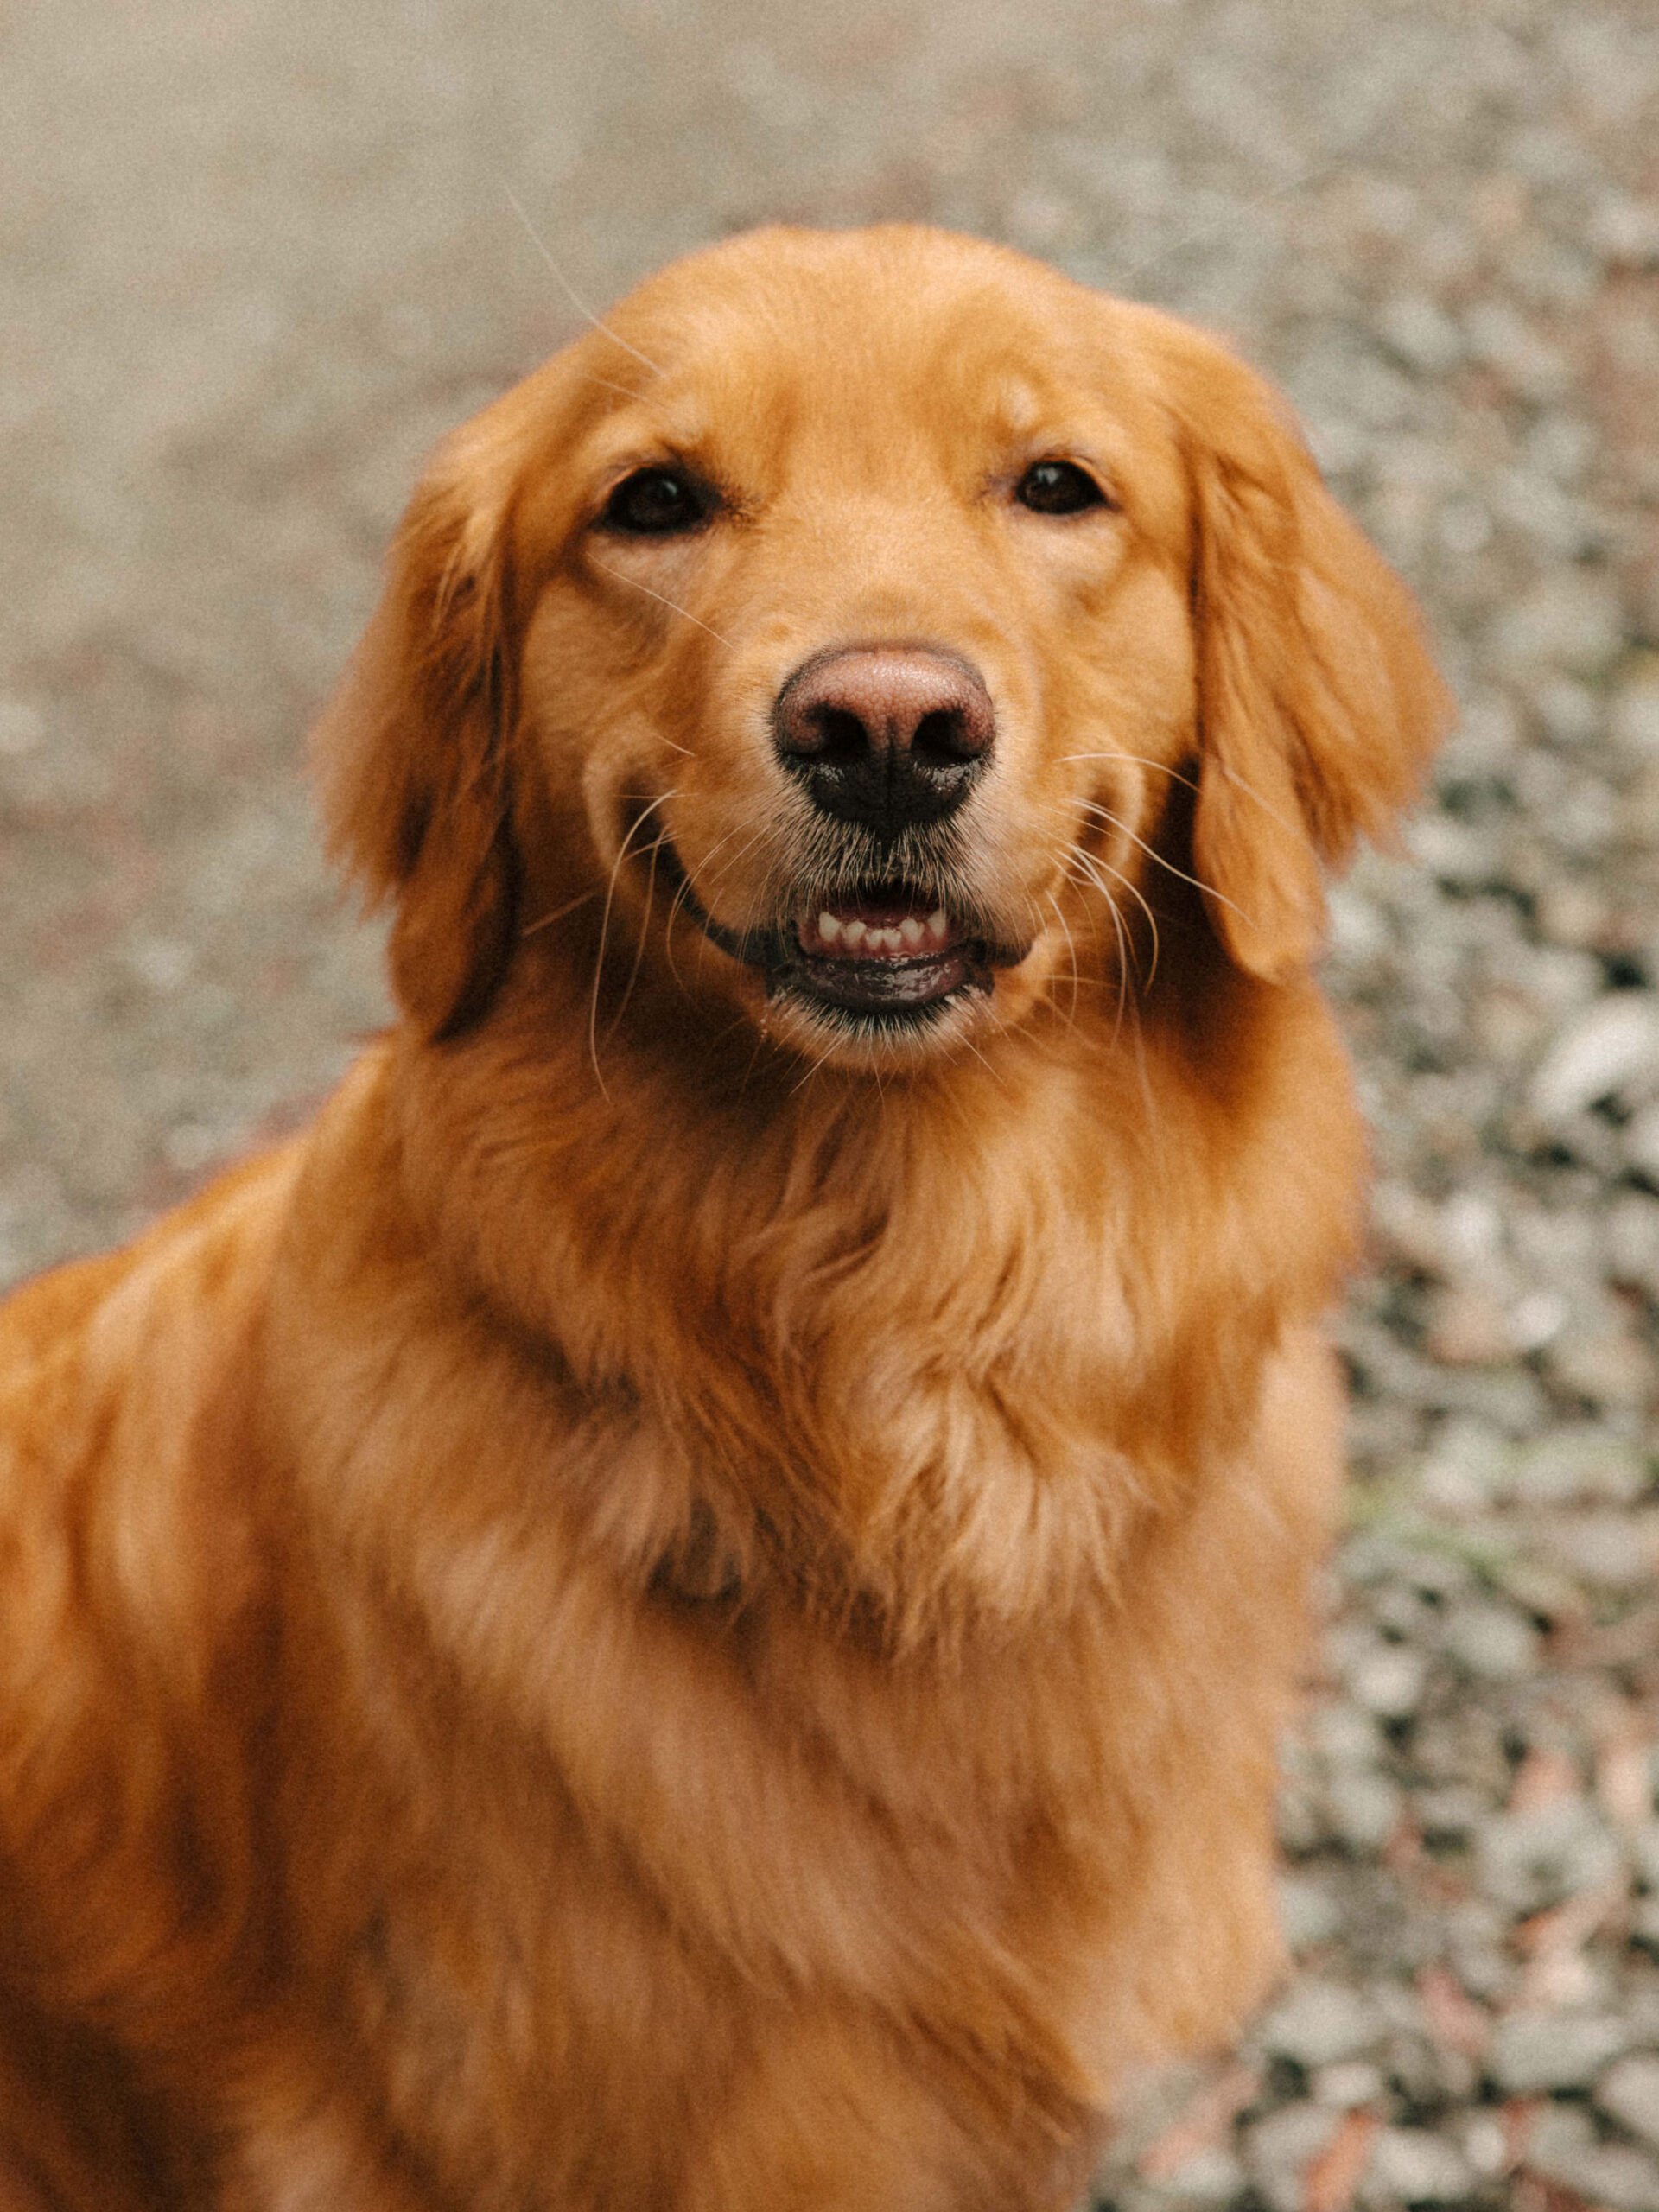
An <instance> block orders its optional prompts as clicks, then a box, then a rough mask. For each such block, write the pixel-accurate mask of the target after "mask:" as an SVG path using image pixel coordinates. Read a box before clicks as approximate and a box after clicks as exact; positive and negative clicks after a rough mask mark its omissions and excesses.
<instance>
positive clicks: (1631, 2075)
mask: <svg viewBox="0 0 1659 2212" xmlns="http://www.w3.org/2000/svg"><path fill="white" fill-rule="evenodd" d="M1596 2102H1597V2103H1598V2104H1599V2106H1600V2107H1601V2108H1602V2110H1603V2111H1604V2112H1605V2113H1611V2115H1612V2117H1613V2118H1614V2119H1615V2120H1618V2122H1619V2123H1620V2125H1621V2126H1624V2127H1628V2128H1629V2129H1630V2133H1631V2134H1632V2135H1639V2136H1640V2137H1641V2139H1642V2140H1643V2142H1644V2143H1648V2144H1650V2145H1652V2146H1653V2147H1654V2148H1655V2149H1656V2150H1659V2053H1655V2052H1650V2051H1632V2052H1631V2053H1630V2056H1628V2057H1625V2058H1621V2059H1619V2060H1618V2061H1617V2062H1616V2063H1614V2064H1613V2065H1611V2066H1610V2067H1609V2068H1608V2069H1607V2071H1606V2072H1605V2074H1604V2075H1602V2076H1601V2078H1600V2080H1599V2082H1597V2083H1596ZM1656 2202H1659V2200H1656Z"/></svg>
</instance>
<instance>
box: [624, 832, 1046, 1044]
mask: <svg viewBox="0 0 1659 2212" xmlns="http://www.w3.org/2000/svg"><path fill="white" fill-rule="evenodd" d="M660 859H661V864H663V865H664V867H665V868H666V872H667V874H669V876H670V877H671V879H672V880H674V882H675V885H676V888H677V896H678V899H679V902H680V904H681V905H682V906H683V909H684V910H685V911H686V912H688V913H690V915H691V917H692V918H693V919H694V920H695V921H696V924H697V925H698V927H699V928H700V929H701V930H702V931H703V933H704V935H705V936H706V937H708V938H709V939H710V940H711V941H712V942H713V943H714V944H717V945H718V946H719V947H720V949H721V951H722V952H726V953H729V954H730V955H731V957H733V958H734V960H741V962H742V963H744V965H745V966H746V967H749V968H753V969H759V970H760V973H761V974H762V975H763V976H765V978H766V993H767V996H768V997H769V998H791V999H793V1000H796V1001H799V1002H804V1004H805V1005H807V1006H808V1007H811V1008H814V1009H816V1010H817V1011H818V1012H820V1013H822V1014H828V1015H829V1016H831V1017H832V1018H834V1019H836V1020H837V1021H838V1023H839V1024H840V1025H841V1026H842V1027H846V1026H849V1025H850V1026H853V1027H859V1028H868V1029H881V1028H887V1029H893V1028H899V1027H912V1026H920V1025H922V1024H924V1023H926V1022H930V1021H931V1020H935V1019H936V1018H937V1017H938V1015H939V1014H942V1013H943V1012H944V1009H945V1008H946V1007H948V1006H950V1004H951V1003H952V1002H953V1001H957V1000H960V999H962V998H963V997H966V996H968V995H972V994H975V993H980V994H983V993H988V992H989V990H990V989H991V987H992V977H993V973H994V971H995V969H998V968H1007V967H1013V966H1015V965H1017V964H1018V963H1019V962H1020V960H1022V959H1023V958H1024V957H1025V955H1026V952H1027V950H1029V948H1028V947H1026V946H1014V945H1011V944H1005V943H1003V942H1001V940H1000V939H999V938H997V936H996V935H995V932H993V931H991V930H989V929H988V927H987V926H986V925H984V923H982V921H980V920H978V919H976V918H972V917H970V916H968V915H966V914H963V913H961V912H957V911H955V910H954V909H953V908H952V906H950V905H948V904H945V903H943V902H942V901H941V899H940V896H939V894H938V892H937V890H934V889H931V888H930V887H926V886H925V885H920V884H912V883H906V882H903V881H894V882H878V883H867V884H860V885H857V886H855V887H853V888H851V889H844V890H837V891H836V892H833V893H816V894H814V895H812V896H811V897H810V898H806V899H803V901H802V902H801V905H802V911H798V912H796V913H795V914H793V915H791V917H789V918H787V919H785V920H781V921H779V922H776V923H772V924H769V925H765V926H762V927H760V928H755V929H747V930H734V929H731V928H728V926H727V925H725V924H724V923H721V922H718V921H715V919H714V918H713V917H712V916H711V915H709V913H708V912H706V910H705V909H704V908H703V907H702V906H701V905H700V903H699V902H698V899H697V896H696V893H695V892H694V891H693V890H692V888H691V885H690V880H689V879H688V877H687V875H686V873H685V870H684V868H683V865H682V864H681V862H680V859H679V856H678V855H677V853H675V852H674V850H673V849H672V847H671V846H670V845H667V844H666V843H664V845H663V846H662V847H661V848H660Z"/></svg>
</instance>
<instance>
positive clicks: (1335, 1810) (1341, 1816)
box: [1325, 1769, 1405, 1853]
mask: <svg viewBox="0 0 1659 2212" xmlns="http://www.w3.org/2000/svg"><path fill="white" fill-rule="evenodd" d="M1404 1802H1405V1800H1404V1797H1403V1795H1402V1791H1401V1789H1400V1786H1399V1784H1398V1783H1395V1782H1392V1781H1390V1780H1389V1777H1388V1776H1387V1775H1386V1774H1377V1773H1374V1772H1373V1773H1367V1772H1365V1771H1363V1770H1360V1769H1348V1770H1344V1771H1341V1772H1338V1773H1335V1774H1333V1775H1332V1777H1331V1779H1330V1781H1329V1782H1328V1783H1326V1784H1325V1809H1326V1813H1327V1815H1328V1820H1329V1825H1330V1827H1331V1831H1332V1834H1334V1835H1335V1837H1336V1838H1337V1840H1338V1842H1340V1843H1344V1844H1346V1845H1347V1847H1348V1848H1349V1849H1350V1850H1351V1851H1357V1852H1360V1853H1370V1852H1377V1851H1381V1850H1382V1848H1383V1845H1384V1844H1385V1843H1387V1841H1388V1840H1389V1837H1390V1836H1391V1835H1392V1834H1394V1832H1395V1829H1396V1828H1397V1827H1399V1825H1400V1815H1401V1812H1402V1808H1403V1806H1404Z"/></svg>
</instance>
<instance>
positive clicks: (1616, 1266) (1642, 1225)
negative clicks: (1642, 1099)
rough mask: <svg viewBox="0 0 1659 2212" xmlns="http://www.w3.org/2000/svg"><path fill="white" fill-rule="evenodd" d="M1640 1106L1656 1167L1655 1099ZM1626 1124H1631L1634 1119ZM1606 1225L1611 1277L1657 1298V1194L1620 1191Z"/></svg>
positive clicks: (1658, 1124) (1658, 1113) (1658, 1118)
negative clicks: (1643, 1107) (1650, 1126)
mask: <svg viewBox="0 0 1659 2212" xmlns="http://www.w3.org/2000/svg"><path fill="white" fill-rule="evenodd" d="M1644 1110H1645V1113H1646V1116H1647V1118H1648V1119H1649V1122H1651V1124H1652V1145H1653V1158H1654V1162H1655V1166H1656V1169H1659V1100H1656V1102H1655V1103H1654V1104H1653V1105H1651V1106H1649V1107H1648V1108H1647V1109H1644ZM1637 1118H1638V1119H1640V1118H1641V1117H1640V1116H1638V1117H1637ZM1630 1126H1631V1128H1634V1126H1635V1123H1634V1122H1632V1123H1631V1125H1630ZM1624 1135H1625V1145H1624V1149H1625V1154H1626V1157H1627V1158H1628V1157H1629V1156H1630V1154H1631V1151H1632V1147H1631V1144H1630V1129H1629V1128H1627V1129H1626V1131H1625V1133H1624ZM1606 1228H1607V1272H1608V1274H1609V1276H1610V1277H1611V1280H1612V1281H1614V1282H1622V1283H1632V1284H1634V1285H1636V1286H1637V1287H1638V1288H1639V1289H1642V1290H1645V1291H1646V1292H1647V1293H1648V1294H1649V1297H1650V1298H1654V1299H1656V1300H1659V1198H1650V1197H1649V1195H1648V1193H1647V1192H1645V1191H1625V1192H1621V1194H1620V1195H1619V1197H1618V1198H1616V1199H1615V1200H1614V1202H1613V1204H1612V1205H1611V1206H1610V1207H1609V1208H1608V1209H1607V1223H1606Z"/></svg>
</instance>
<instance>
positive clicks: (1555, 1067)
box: [1530, 990, 1659, 1122]
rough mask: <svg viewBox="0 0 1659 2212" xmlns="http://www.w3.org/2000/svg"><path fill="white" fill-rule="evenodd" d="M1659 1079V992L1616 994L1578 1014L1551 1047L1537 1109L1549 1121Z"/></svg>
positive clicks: (1536, 1089) (1535, 1087) (1537, 1087)
mask: <svg viewBox="0 0 1659 2212" xmlns="http://www.w3.org/2000/svg"><path fill="white" fill-rule="evenodd" d="M1656 1078H1659V993H1656V992H1653V991H1634V990H1632V991H1614V992H1610V993H1609V994H1608V995H1607V996H1606V997H1605V998H1602V999H1599V1000H1598V1001H1596V1003H1595V1004H1594V1005H1593V1006H1592V1007H1588V1008H1587V1009H1586V1011H1585V1012H1584V1013H1583V1014H1580V1015H1579V1016H1578V1017H1577V1019H1576V1020H1573V1022H1572V1023H1570V1024H1569V1025H1568V1027H1567V1028H1566V1029H1565V1030H1564V1031H1563V1032H1562V1033H1561V1034H1560V1036H1559V1037H1558V1038H1557V1039H1556V1040H1555V1042H1554V1044H1553V1045H1552V1046H1550V1049H1549V1051H1548V1054H1547V1055H1546V1056H1545V1058H1544V1061H1543V1063H1542V1065H1541V1067H1540V1068H1539V1070H1538V1072H1537V1074H1536V1075H1535V1077H1534V1078H1533V1083H1532V1090H1531V1094H1530V1103H1531V1105H1532V1109H1533V1111H1534V1112H1535V1114H1537V1115H1538V1116H1540V1117H1541V1119H1542V1120H1544V1121H1546V1122H1560V1121H1563V1120H1565V1119H1567V1116H1570V1115H1573V1114H1577V1113H1580V1112H1582V1110H1583V1109H1585V1108H1586V1106H1592V1105H1594V1103H1596V1101H1597V1100H1598V1099H1600V1098H1606V1097H1609V1096H1612V1095H1614V1094H1615V1093H1617V1092H1619V1091H1622V1090H1627V1089H1629V1088H1630V1086H1632V1085H1634V1084H1642V1085H1643V1086H1646V1085H1648V1084H1652V1083H1653V1082H1654V1081H1655V1080H1656Z"/></svg>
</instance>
